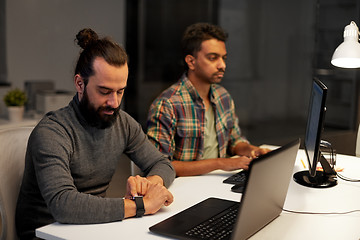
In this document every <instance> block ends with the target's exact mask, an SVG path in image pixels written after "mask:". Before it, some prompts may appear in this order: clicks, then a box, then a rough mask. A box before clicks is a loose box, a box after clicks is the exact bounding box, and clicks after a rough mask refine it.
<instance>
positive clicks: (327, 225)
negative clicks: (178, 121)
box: [36, 150, 360, 240]
mask: <svg viewBox="0 0 360 240" xmlns="http://www.w3.org/2000/svg"><path fill="white" fill-rule="evenodd" d="M300 159H305V155H304V152H303V151H302V150H300V151H299V154H298V156H297V160H296V164H295V166H294V172H297V171H300V170H304V168H303V166H302V164H301V161H300ZM337 166H339V167H344V171H343V172H342V174H343V175H344V176H346V177H349V178H356V179H359V178H360V159H359V158H356V157H352V156H345V155H338V156H337ZM273 170H275V171H276V169H273ZM230 175H231V173H229V172H223V171H214V172H212V173H209V174H206V175H203V176H197V177H181V178H177V179H175V181H174V183H173V184H172V185H171V187H170V188H169V189H170V191H171V192H172V193H173V195H174V202H173V204H172V205H170V206H169V207H163V208H162V209H161V210H160V211H159V212H158V213H156V214H155V215H152V216H144V217H142V218H140V219H138V218H132V219H126V220H124V221H119V222H112V223H106V224H87V225H72V224H59V223H53V224H50V225H47V226H44V227H41V228H39V229H37V230H36V234H37V236H38V237H40V238H44V239H57V240H58V239H119V237H121V238H122V239H167V238H164V237H161V236H158V235H155V234H152V233H151V232H149V227H150V226H152V225H154V224H155V223H158V222H160V221H162V220H164V219H165V218H167V217H170V216H172V215H174V214H176V213H177V212H180V211H181V210H183V209H185V208H187V207H190V206H192V205H193V204H195V203H197V202H200V201H202V200H204V199H206V198H208V197H218V198H224V199H229V200H234V201H239V200H240V199H241V194H238V193H233V192H231V191H230V187H231V186H232V185H228V184H224V183H222V181H223V180H224V179H225V178H226V177H228V176H230ZM284 209H288V210H293V211H306V212H316V213H318V212H346V211H351V210H359V209H360V183H351V182H346V181H343V180H341V179H338V185H337V186H335V187H333V188H328V189H313V188H307V187H303V186H301V185H299V184H297V183H295V182H294V181H293V180H291V182H290V186H289V190H288V194H287V198H286V201H285V205H284ZM359 226H360V212H355V213H351V214H336V215H323V214H322V215H319V214H295V213H288V212H282V213H281V215H280V216H279V217H278V218H276V219H275V220H274V221H273V222H271V223H270V224H268V225H267V226H266V227H265V228H263V229H262V230H260V231H259V232H258V233H256V234H255V235H253V236H252V238H251V239H276V240H279V239H292V240H294V239H305V238H306V239H354V240H355V239H356V240H358V239H360V227H359Z"/></svg>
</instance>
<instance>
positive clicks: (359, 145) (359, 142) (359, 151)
mask: <svg viewBox="0 0 360 240" xmlns="http://www.w3.org/2000/svg"><path fill="white" fill-rule="evenodd" d="M355 155H356V156H357V157H360V125H359V127H358V131H357V137H356V146H355Z"/></svg>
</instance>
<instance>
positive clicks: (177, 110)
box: [147, 74, 247, 161]
mask: <svg viewBox="0 0 360 240" xmlns="http://www.w3.org/2000/svg"><path fill="white" fill-rule="evenodd" d="M210 92H211V94H210V101H211V104H212V107H213V109H214V113H215V118H216V121H215V122H216V123H215V124H216V132H217V133H218V135H217V140H218V143H219V157H221V158H223V157H228V156H229V155H233V154H232V153H231V152H230V151H229V147H234V146H235V145H236V144H237V143H239V142H244V141H246V142H247V140H246V139H245V138H244V137H242V136H241V131H240V128H239V125H238V118H237V116H236V114H235V105H234V101H233V100H232V98H231V96H230V94H229V93H228V92H227V91H226V90H225V88H223V87H222V86H220V85H218V84H212V85H211V89H210ZM147 127H148V132H147V134H148V137H149V139H150V141H151V142H153V143H154V144H155V146H156V147H157V148H159V150H160V151H161V152H163V153H165V154H167V155H169V156H171V159H172V160H179V161H194V160H199V159H201V157H202V154H203V146H204V131H205V105H204V104H203V101H202V99H201V97H200V96H199V94H198V92H197V91H196V89H195V87H194V86H193V85H192V83H191V82H190V80H189V79H188V78H187V77H186V75H185V74H184V75H183V76H182V77H181V79H180V80H179V81H178V82H177V83H175V84H173V85H172V86H171V87H170V88H168V89H167V90H165V91H164V92H162V94H161V95H160V96H159V97H158V98H157V99H155V101H154V102H153V103H152V104H151V106H150V110H149V116H148V121H147Z"/></svg>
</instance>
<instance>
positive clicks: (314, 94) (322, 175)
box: [294, 78, 337, 188]
mask: <svg viewBox="0 0 360 240" xmlns="http://www.w3.org/2000/svg"><path fill="white" fill-rule="evenodd" d="M326 94H327V87H326V86H325V85H324V84H323V83H322V82H321V81H320V80H319V79H317V78H314V80H313V82H312V88H311V95H310V102H309V111H308V119H307V125H306V132H305V138H304V148H305V153H306V158H307V160H308V166H309V169H308V170H305V171H300V172H297V173H295V174H294V180H295V181H296V182H297V183H299V184H301V185H304V186H307V187H315V188H325V187H332V186H335V185H336V184H337V181H336V172H334V170H333V169H332V168H331V167H330V164H329V163H328V161H327V160H326V159H325V158H324V157H323V155H322V154H321V151H320V144H321V133H322V131H323V123H324V119H325V112H326V107H325V103H326ZM318 162H320V163H321V165H322V167H323V169H324V170H323V171H317V170H316V169H317V165H318Z"/></svg>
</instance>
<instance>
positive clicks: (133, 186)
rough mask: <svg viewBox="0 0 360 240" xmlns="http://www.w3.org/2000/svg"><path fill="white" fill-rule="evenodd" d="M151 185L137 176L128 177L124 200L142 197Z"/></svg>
mask: <svg viewBox="0 0 360 240" xmlns="http://www.w3.org/2000/svg"><path fill="white" fill-rule="evenodd" d="M150 185H151V182H150V181H149V180H148V179H146V178H144V177H140V176H139V175H136V176H135V177H134V176H130V177H129V178H128V180H127V184H126V195H125V198H130V197H136V196H144V195H145V194H146V192H147V190H148V188H149V186H150Z"/></svg>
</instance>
